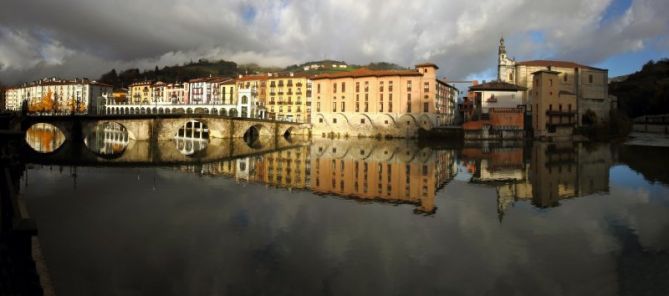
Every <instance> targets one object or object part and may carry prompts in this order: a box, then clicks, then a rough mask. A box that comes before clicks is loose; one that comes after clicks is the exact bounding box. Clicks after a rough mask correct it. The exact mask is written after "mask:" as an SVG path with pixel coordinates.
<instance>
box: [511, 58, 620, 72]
mask: <svg viewBox="0 0 669 296" xmlns="http://www.w3.org/2000/svg"><path fill="white" fill-rule="evenodd" d="M516 65H521V66H535V67H549V66H552V67H560V68H586V69H592V70H600V71H607V70H606V69H601V68H595V67H591V66H586V65H581V64H577V63H574V62H568V61H552V60H532V61H521V62H517V63H516Z"/></svg>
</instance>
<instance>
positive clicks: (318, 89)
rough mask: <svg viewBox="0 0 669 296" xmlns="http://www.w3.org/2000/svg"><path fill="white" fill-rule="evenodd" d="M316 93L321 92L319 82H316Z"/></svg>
mask: <svg viewBox="0 0 669 296" xmlns="http://www.w3.org/2000/svg"><path fill="white" fill-rule="evenodd" d="M316 93H318V94H320V93H321V84H320V83H318V84H316Z"/></svg>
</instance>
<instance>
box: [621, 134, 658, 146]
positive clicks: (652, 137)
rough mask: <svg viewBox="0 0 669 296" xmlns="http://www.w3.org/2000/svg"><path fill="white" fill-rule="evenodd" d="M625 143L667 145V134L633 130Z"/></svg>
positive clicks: (633, 144) (632, 144)
mask: <svg viewBox="0 0 669 296" xmlns="http://www.w3.org/2000/svg"><path fill="white" fill-rule="evenodd" d="M625 145H631V146H652V147H669V135H666V134H656V133H642V132H633V133H631V134H630V135H629V137H628V139H627V141H625Z"/></svg>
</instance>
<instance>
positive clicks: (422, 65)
mask: <svg viewBox="0 0 669 296" xmlns="http://www.w3.org/2000/svg"><path fill="white" fill-rule="evenodd" d="M416 67H435V68H437V69H439V66H437V65H436V64H433V63H420V64H418V65H416Z"/></svg>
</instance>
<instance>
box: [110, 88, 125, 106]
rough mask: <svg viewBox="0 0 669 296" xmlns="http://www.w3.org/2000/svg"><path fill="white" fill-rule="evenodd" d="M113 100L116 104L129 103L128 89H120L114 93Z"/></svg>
mask: <svg viewBox="0 0 669 296" xmlns="http://www.w3.org/2000/svg"><path fill="white" fill-rule="evenodd" d="M112 98H113V99H114V102H113V103H115V104H122V103H127V102H128V89H127V88H119V89H115V90H113V91H112Z"/></svg>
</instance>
